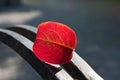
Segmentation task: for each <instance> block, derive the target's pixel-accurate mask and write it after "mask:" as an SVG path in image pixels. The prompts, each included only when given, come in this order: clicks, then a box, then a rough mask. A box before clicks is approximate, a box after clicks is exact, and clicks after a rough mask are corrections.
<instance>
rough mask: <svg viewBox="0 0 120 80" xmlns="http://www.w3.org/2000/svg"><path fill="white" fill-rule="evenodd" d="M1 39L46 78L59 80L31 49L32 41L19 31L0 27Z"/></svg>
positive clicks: (46, 79) (45, 79) (47, 79)
mask: <svg viewBox="0 0 120 80" xmlns="http://www.w3.org/2000/svg"><path fill="white" fill-rule="evenodd" d="M0 41H1V42H3V43H4V44H6V45H8V46H9V47H10V48H12V49H14V50H15V51H16V52H17V53H18V54H19V55H20V56H21V57H22V58H24V59H25V60H26V61H27V62H28V63H29V64H30V65H31V66H32V67H33V68H34V69H35V70H36V71H37V73H38V74H39V75H41V77H42V78H43V79H44V80H58V78H57V77H56V76H55V75H54V74H53V73H52V72H51V71H50V70H49V68H48V67H47V66H46V64H45V63H43V62H41V61H40V60H38V59H37V58H36V57H35V56H34V54H33V52H32V51H31V47H32V44H33V43H32V42H31V41H30V40H28V39H27V38H25V37H23V36H22V35H19V34H18V33H15V32H12V31H10V30H4V29H0Z"/></svg>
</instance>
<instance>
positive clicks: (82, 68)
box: [8, 25, 103, 80]
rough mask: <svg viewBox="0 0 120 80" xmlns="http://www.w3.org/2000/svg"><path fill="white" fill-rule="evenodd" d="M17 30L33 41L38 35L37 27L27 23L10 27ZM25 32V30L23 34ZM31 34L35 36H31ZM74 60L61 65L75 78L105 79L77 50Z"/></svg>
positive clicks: (87, 79) (80, 79)
mask: <svg viewBox="0 0 120 80" xmlns="http://www.w3.org/2000/svg"><path fill="white" fill-rule="evenodd" d="M8 29H10V30H13V31H16V32H18V33H20V34H22V35H24V36H25V37H27V38H28V39H30V40H31V41H34V39H35V35H36V30H37V29H36V28H35V27H32V26H26V25H16V26H12V27H10V28H8ZM23 32H25V33H24V34H23ZM29 34H31V35H30V36H31V37H32V38H33V39H31V38H29V36H28V35H29ZM73 53H74V54H73V58H72V60H71V61H70V62H69V63H67V64H64V65H61V66H62V67H63V68H64V69H65V70H66V71H67V72H68V73H69V74H70V75H71V76H72V77H73V78H74V79H77V80H103V78H101V77H100V76H99V75H98V74H97V73H96V72H95V71H94V70H93V69H92V68H91V67H90V66H89V65H88V64H87V63H86V62H85V61H84V60H83V59H82V58H81V57H80V56H79V55H78V54H77V53H76V52H75V51H74V52H73Z"/></svg>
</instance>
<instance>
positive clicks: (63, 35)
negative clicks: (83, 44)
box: [33, 21, 76, 64]
mask: <svg viewBox="0 0 120 80" xmlns="http://www.w3.org/2000/svg"><path fill="white" fill-rule="evenodd" d="M75 47H76V35H75V32H74V31H73V30H72V29H71V28H69V27H68V26H67V25H64V24H62V23H58V22H52V21H48V22H44V23H41V24H40V25H39V26H38V31H37V36H36V40H35V43H34V45H33V52H34V54H35V56H36V57H37V58H38V59H40V60H41V61H44V62H48V63H52V64H64V63H66V62H68V61H70V59H71V58H72V52H73V50H74V48H75Z"/></svg>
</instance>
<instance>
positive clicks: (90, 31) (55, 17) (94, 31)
mask: <svg viewBox="0 0 120 80" xmlns="http://www.w3.org/2000/svg"><path fill="white" fill-rule="evenodd" d="M35 1H38V0H35ZM35 1H33V0H31V2H29V3H28V0H25V1H24V5H22V6H17V7H9V8H1V9H0V17H1V18H0V25H1V28H5V27H6V26H8V25H14V24H27V25H33V26H37V25H38V24H39V23H40V22H43V21H48V20H52V21H59V22H62V23H65V24H67V25H69V26H70V27H71V28H72V29H74V30H75V31H76V34H77V40H78V42H77V47H76V52H77V53H79V55H80V56H81V57H82V58H84V59H85V60H86V61H87V62H88V63H89V64H90V65H91V66H92V67H93V69H94V70H95V71H96V72H97V73H99V74H100V75H101V76H102V77H103V78H104V79H105V80H114V79H115V80H117V79H119V74H120V72H119V68H120V63H119V60H120V37H119V36H120V31H119V30H120V3H118V2H105V1H98V0H96V1H94V0H92V1H87V0H85V1H83V0H40V1H39V2H37V3H36V2H35ZM16 57H17V58H16ZM11 59H13V60H11ZM9 60H10V62H9ZM14 60H15V61H14ZM0 63H1V64H0V80H27V79H28V80H34V79H35V80H39V79H40V77H39V76H38V75H37V73H36V72H35V71H34V70H33V69H32V68H31V67H30V66H29V65H28V64H27V63H26V62H25V61H24V60H23V59H21V57H19V56H18V55H16V53H15V52H14V51H12V50H10V49H9V48H7V47H6V46H4V45H3V44H0ZM11 63H12V65H10V64H11ZM18 64H19V65H18ZM13 65H14V66H13ZM3 68H4V69H3ZM6 71H7V72H6ZM8 74H9V75H8ZM13 74H14V75H13ZM4 75H7V76H8V77H7V78H5V77H6V76H4ZM1 76H2V77H3V78H1Z"/></svg>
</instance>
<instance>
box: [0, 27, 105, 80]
mask: <svg viewBox="0 0 120 80" xmlns="http://www.w3.org/2000/svg"><path fill="white" fill-rule="evenodd" d="M36 30H37V28H35V27H32V26H27V25H15V26H10V27H9V28H6V29H0V41H1V42H3V43H4V44H6V45H8V46H9V47H11V48H12V49H13V50H15V51H16V52H17V53H18V54H19V55H20V56H21V57H22V58H23V59H25V60H26V61H27V62H28V63H29V64H30V65H31V66H32V67H33V68H34V69H35V70H36V72H37V73H38V74H39V75H40V76H41V77H42V78H43V79H44V80H103V78H101V77H100V76H99V75H98V74H97V73H96V72H95V71H94V70H93V69H92V68H91V67H90V66H89V65H88V64H87V63H86V62H85V61H84V60H83V59H82V58H81V57H80V56H79V55H78V54H77V53H76V52H75V51H74V52H73V58H72V59H71V61H70V62H68V63H66V64H63V65H53V64H47V63H44V62H42V61H40V60H38V59H37V58H36V57H35V56H34V54H33V52H32V45H33V42H34V40H35V36H36Z"/></svg>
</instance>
